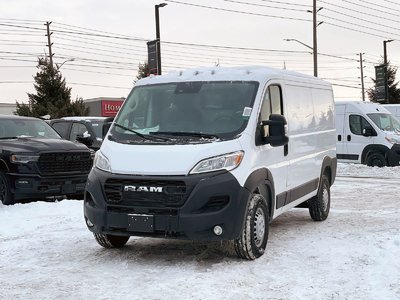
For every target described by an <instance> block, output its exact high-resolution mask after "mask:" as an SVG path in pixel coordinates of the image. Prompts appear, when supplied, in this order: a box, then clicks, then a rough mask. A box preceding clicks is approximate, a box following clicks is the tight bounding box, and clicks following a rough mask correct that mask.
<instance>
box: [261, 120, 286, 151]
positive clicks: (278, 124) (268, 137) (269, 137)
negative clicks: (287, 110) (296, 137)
mask: <svg viewBox="0 0 400 300" xmlns="http://www.w3.org/2000/svg"><path fill="white" fill-rule="evenodd" d="M286 124H287V122H286V118H285V117H284V116H282V115H275V114H272V115H270V116H269V120H268V121H262V127H263V130H262V131H263V136H264V141H265V142H266V143H269V144H270V145H271V146H272V147H279V146H285V145H287V144H288V142H289V138H288V136H287V135H286V130H285V125H286Z"/></svg>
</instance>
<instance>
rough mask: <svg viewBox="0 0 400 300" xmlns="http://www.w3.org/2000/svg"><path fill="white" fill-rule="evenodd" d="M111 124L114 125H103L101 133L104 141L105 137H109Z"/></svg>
mask: <svg viewBox="0 0 400 300" xmlns="http://www.w3.org/2000/svg"><path fill="white" fill-rule="evenodd" d="M111 124H112V122H107V123H104V124H103V127H102V131H101V134H102V139H103V140H104V138H105V136H106V135H107V132H108V130H109V129H110V127H111Z"/></svg>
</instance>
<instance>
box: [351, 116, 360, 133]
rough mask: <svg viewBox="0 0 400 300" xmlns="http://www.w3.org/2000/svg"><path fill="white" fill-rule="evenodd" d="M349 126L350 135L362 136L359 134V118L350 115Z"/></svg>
mask: <svg viewBox="0 0 400 300" xmlns="http://www.w3.org/2000/svg"><path fill="white" fill-rule="evenodd" d="M349 126H350V131H351V133H352V134H356V135H362V132H361V116H357V115H350V116H349Z"/></svg>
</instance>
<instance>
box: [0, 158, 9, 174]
mask: <svg viewBox="0 0 400 300" xmlns="http://www.w3.org/2000/svg"><path fill="white" fill-rule="evenodd" d="M0 171H5V172H9V171H10V169H9V167H8V165H7V163H6V162H5V161H4V159H0Z"/></svg>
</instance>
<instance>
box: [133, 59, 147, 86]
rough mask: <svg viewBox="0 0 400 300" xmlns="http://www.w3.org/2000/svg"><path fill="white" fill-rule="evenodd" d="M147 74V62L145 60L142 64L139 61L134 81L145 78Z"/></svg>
mask: <svg viewBox="0 0 400 300" xmlns="http://www.w3.org/2000/svg"><path fill="white" fill-rule="evenodd" d="M149 74H150V70H149V64H148V63H147V62H146V61H145V62H144V63H143V64H140V63H139V70H138V74H137V76H136V80H135V81H138V80H139V79H142V78H146V77H147V76H149Z"/></svg>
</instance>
